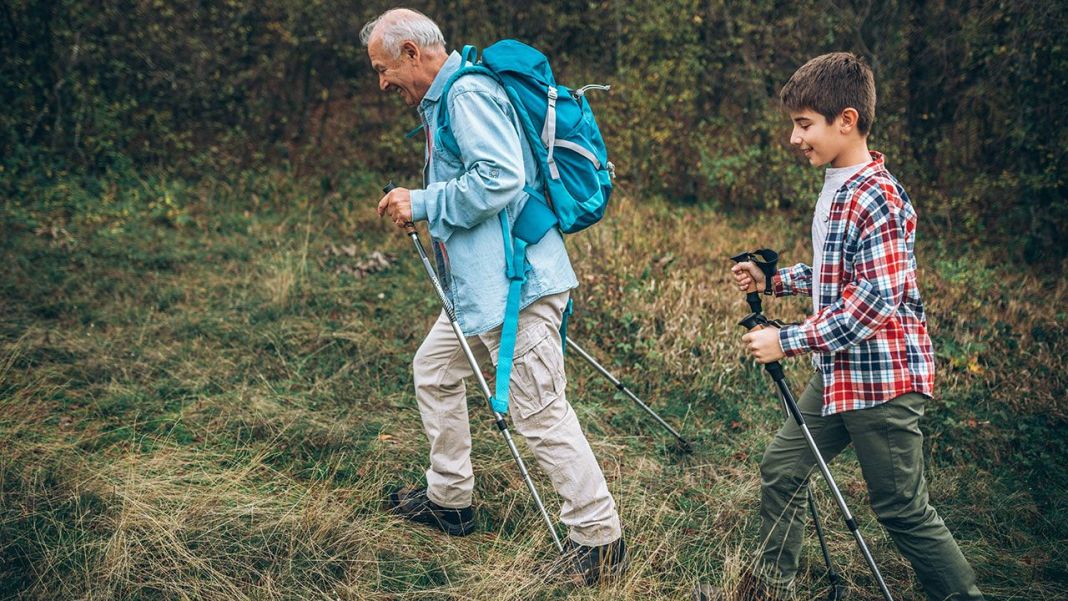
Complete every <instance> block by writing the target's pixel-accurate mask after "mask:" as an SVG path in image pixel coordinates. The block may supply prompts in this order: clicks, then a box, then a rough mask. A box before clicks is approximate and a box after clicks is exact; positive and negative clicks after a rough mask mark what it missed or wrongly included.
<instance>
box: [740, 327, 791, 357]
mask: <svg viewBox="0 0 1068 601" xmlns="http://www.w3.org/2000/svg"><path fill="white" fill-rule="evenodd" d="M742 342H744V343H745V348H746V349H748V350H749V354H751V355H753V358H754V359H756V361H757V363H772V362H774V361H778V360H779V359H782V358H784V357H786V353H784V352H782V344H781V343H780V342H779V328H776V327H771V326H768V327H764V328H760V329H757V330H753V331H751V332H749V333H748V334H746V335H745V336H742Z"/></svg>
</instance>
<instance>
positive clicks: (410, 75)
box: [367, 38, 426, 106]
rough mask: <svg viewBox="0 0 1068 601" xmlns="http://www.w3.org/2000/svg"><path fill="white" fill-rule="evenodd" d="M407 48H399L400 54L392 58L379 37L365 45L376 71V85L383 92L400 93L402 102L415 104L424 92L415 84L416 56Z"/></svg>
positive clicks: (416, 72) (410, 104)
mask: <svg viewBox="0 0 1068 601" xmlns="http://www.w3.org/2000/svg"><path fill="white" fill-rule="evenodd" d="M406 50H408V48H404V47H402V48H401V55H400V56H399V57H397V58H394V57H393V56H391V55H390V53H389V52H387V51H386V49H385V47H384V46H383V44H382V40H381V38H373V39H372V40H371V42H370V43H369V44H368V45H367V55H368V56H369V57H370V59H371V67H372V68H373V69H374V70H375V73H378V87H379V88H381V90H382V91H383V92H395V93H397V94H400V96H401V98H402V99H403V100H404V104H406V105H408V106H415V105H417V104H419V101H420V100H422V99H423V95H424V94H426V90H425V89H420V86H419V85H417V75H418V69H417V65H418V57H413V56H412V55H411V54H410V53H409V52H406Z"/></svg>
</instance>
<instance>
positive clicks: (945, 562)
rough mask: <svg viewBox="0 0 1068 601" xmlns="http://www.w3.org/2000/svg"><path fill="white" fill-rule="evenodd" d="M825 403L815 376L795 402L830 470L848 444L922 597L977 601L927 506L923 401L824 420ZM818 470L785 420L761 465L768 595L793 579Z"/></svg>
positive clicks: (761, 566)
mask: <svg viewBox="0 0 1068 601" xmlns="http://www.w3.org/2000/svg"><path fill="white" fill-rule="evenodd" d="M822 397H823V382H822V380H821V378H820V376H819V374H818V373H817V374H816V375H815V376H814V377H813V378H812V380H811V381H810V382H809V384H808V387H807V388H806V389H805V391H804V393H803V394H802V395H801V397H800V398H799V399H798V401H797V404H798V407H799V408H800V409H801V413H802V414H803V415H804V416H805V422H806V423H807V424H808V428H809V431H810V432H811V433H812V437H813V439H815V441H816V446H818V447H819V450H820V454H821V455H822V456H823V458H824V460H826V461H827V462H828V463H829V462H830V461H831V459H833V458H834V457H835V456H837V455H838V453H840V452H841V451H842V450H843V449H845V448H846V446H848V445H849V443H850V442H852V443H853V447H854V449H855V450H856V454H857V460H858V461H859V463H860V468H861V471H862V472H863V475H864V481H865V482H866V483H867V484H868V491H869V493H870V495H871V506H872V509H873V510H874V511H875V515H876V517H877V518H878V520H879V523H880V524H882V525H883V527H884V528H886V530H887V532H889V533H890V537H891V538H893V540H894V543H895V544H896V545H897V548H898V549H899V550H900V551H901V553H902V554H903V555H904V556H905V557H906V558H907V559H908V560H909V561H910V562H911V563H912V568H913V569H914V570H915V571H916V577H917V578H918V580H919V581H920V583H921V584H922V585H923V588H924V591H925V592H926V594H927V597H928V598H929V599H937V600H939V601H943V600H953V601H960V600H964V599H982V598H983V595H982V593H980V592H979V589H978V587H977V586H976V581H975V572H974V571H973V570H972V568H971V566H969V565H968V561H967V560H965V559H964V555H962V554H961V552H960V549H959V548H958V547H957V542H956V541H955V540H953V534H951V533H950V531H949V529H948V528H946V525H945V523H944V522H943V521H942V518H941V517H939V516H938V512H936V511H935V509H934V507H931V504H930V503H929V501H928V496H927V482H926V481H925V480H924V477H923V434H922V433H921V432H920V427H919V422H920V417H922V416H923V409H924V404H925V402H926V399H925V398H924V397H923V396H922V395H920V394H917V393H909V394H904V395H901V396H899V397H897V398H895V399H893V400H890V401H888V402H886V403H883V404H881V405H877V406H875V407H871V408H868V409H861V410H858V411H846V412H843V413H838V414H835V415H829V416H826V417H824V416H822V415H821V414H820V409H821V408H822V405H823V401H822ZM818 469H819V468H818V467H817V466H816V460H815V457H814V456H813V454H812V451H811V450H810V449H809V446H808V443H807V442H806V441H805V438H804V435H803V434H802V433H801V428H800V427H799V426H798V425H797V423H796V422H795V421H794V420H793V419H788V420H787V421H786V424H785V425H784V426H783V427H782V429H781V430H779V432H778V434H776V435H775V439H774V440H773V441H772V442H771V445H770V446H769V447H768V449H767V451H765V453H764V460H763V462H761V464H760V497H761V498H760V519H761V526H760V534H761V540H762V541H763V551H762V553H761V556H760V558H759V561H758V571H759V573H761V574H762V576H763V578H764V579H765V580H767V584H768V585H769V586H771V587H772V588H780V587H782V588H784V589H785V588H788V587H789V585H790V583H792V581H793V579H794V576H795V575H796V574H797V569H798V560H799V554H800V551H801V537H802V534H803V530H804V521H805V519H806V515H807V503H806V500H805V499H806V487H807V486H808V481H809V476H810V474H811V473H812V472H813V471H818ZM850 509H851V510H854V511H855V508H854V507H851V508H850ZM823 517H824V521H825V523H826V525H827V526H828V527H831V528H834V527H835V526H839V525H841V524H842V520H841V513H840V512H837V511H836V512H835V513H834V514H833V515H825V516H823ZM876 562H877V563H878V559H876Z"/></svg>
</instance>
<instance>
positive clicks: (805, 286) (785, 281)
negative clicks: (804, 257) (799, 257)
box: [771, 263, 812, 296]
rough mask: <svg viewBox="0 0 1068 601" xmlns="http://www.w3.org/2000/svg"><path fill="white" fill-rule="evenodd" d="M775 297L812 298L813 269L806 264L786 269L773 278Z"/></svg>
mask: <svg viewBox="0 0 1068 601" xmlns="http://www.w3.org/2000/svg"><path fill="white" fill-rule="evenodd" d="M771 285H772V289H773V291H774V292H775V296H793V295H801V296H811V295H812V268H811V267H809V266H808V265H805V264H804V263H798V264H797V265H794V266H793V267H784V268H783V269H780V270H779V271H778V272H776V273H775V275H774V276H772V278H771Z"/></svg>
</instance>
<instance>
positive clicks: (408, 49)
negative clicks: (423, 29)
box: [400, 40, 419, 62]
mask: <svg viewBox="0 0 1068 601" xmlns="http://www.w3.org/2000/svg"><path fill="white" fill-rule="evenodd" d="M400 54H401V58H403V59H406V60H410V61H415V62H419V46H418V45H416V43H415V42H413V41H411V40H405V41H404V43H403V44H401V51H400Z"/></svg>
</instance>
